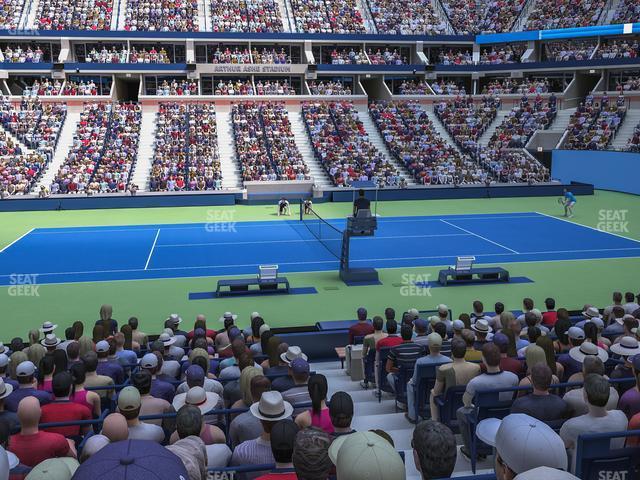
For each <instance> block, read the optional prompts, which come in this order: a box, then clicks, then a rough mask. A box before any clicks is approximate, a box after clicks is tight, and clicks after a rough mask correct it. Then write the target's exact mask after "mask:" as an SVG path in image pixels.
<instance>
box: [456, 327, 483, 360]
mask: <svg viewBox="0 0 640 480" xmlns="http://www.w3.org/2000/svg"><path fill="white" fill-rule="evenodd" d="M461 336H462V339H463V340H464V341H465V343H466V344H467V353H466V354H465V356H464V359H465V360H467V361H469V362H478V361H480V360H482V351H481V350H476V349H474V348H473V345H474V344H475V341H476V336H475V335H474V333H473V331H471V330H469V329H466V328H465V329H464V330H462V333H461Z"/></svg>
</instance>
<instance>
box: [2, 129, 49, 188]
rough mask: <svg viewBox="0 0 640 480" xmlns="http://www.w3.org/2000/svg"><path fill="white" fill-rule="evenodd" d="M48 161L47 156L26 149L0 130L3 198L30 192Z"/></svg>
mask: <svg viewBox="0 0 640 480" xmlns="http://www.w3.org/2000/svg"><path fill="white" fill-rule="evenodd" d="M46 163H47V160H46V158H45V157H43V156H42V155H40V154H39V153H36V152H26V151H24V150H23V149H22V148H20V145H18V144H16V143H15V142H14V141H13V140H12V139H11V137H9V136H8V135H7V133H6V132H5V131H4V130H0V191H1V192H2V196H3V198H4V197H5V196H11V195H22V194H26V193H29V191H30V190H31V188H32V187H33V185H34V184H35V182H36V181H37V179H38V176H39V175H40V173H41V172H42V169H43V168H44V166H45V165H46Z"/></svg>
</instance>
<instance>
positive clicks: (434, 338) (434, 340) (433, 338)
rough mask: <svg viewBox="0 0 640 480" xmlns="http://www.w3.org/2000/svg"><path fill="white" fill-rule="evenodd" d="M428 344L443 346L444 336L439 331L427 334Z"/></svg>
mask: <svg viewBox="0 0 640 480" xmlns="http://www.w3.org/2000/svg"><path fill="white" fill-rule="evenodd" d="M427 344H428V345H429V346H430V347H431V346H432V345H438V346H442V337H441V336H440V334H439V333H436V332H433V333H430V334H429V335H427Z"/></svg>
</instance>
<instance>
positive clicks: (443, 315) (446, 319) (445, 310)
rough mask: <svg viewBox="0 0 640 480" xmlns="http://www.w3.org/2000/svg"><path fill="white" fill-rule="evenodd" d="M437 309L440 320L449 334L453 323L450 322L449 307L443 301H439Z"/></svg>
mask: <svg viewBox="0 0 640 480" xmlns="http://www.w3.org/2000/svg"><path fill="white" fill-rule="evenodd" d="M437 310H438V317H439V318H440V321H441V322H443V323H444V324H445V325H446V326H447V333H449V334H451V332H452V330H453V325H452V323H451V312H450V311H449V307H447V306H446V305H445V304H444V303H441V304H440V305H438V308H437Z"/></svg>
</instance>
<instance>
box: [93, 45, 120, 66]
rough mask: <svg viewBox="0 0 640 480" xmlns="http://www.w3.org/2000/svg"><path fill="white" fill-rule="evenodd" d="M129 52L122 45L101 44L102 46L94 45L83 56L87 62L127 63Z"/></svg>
mask: <svg viewBox="0 0 640 480" xmlns="http://www.w3.org/2000/svg"><path fill="white" fill-rule="evenodd" d="M128 57H129V52H128V50H127V48H126V47H125V46H124V45H111V47H108V46H107V45H102V48H99V49H98V48H96V47H95V46H94V47H93V48H92V49H91V50H90V51H89V52H88V53H87V55H86V56H85V57H84V61H85V62H88V63H127V60H128Z"/></svg>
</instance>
